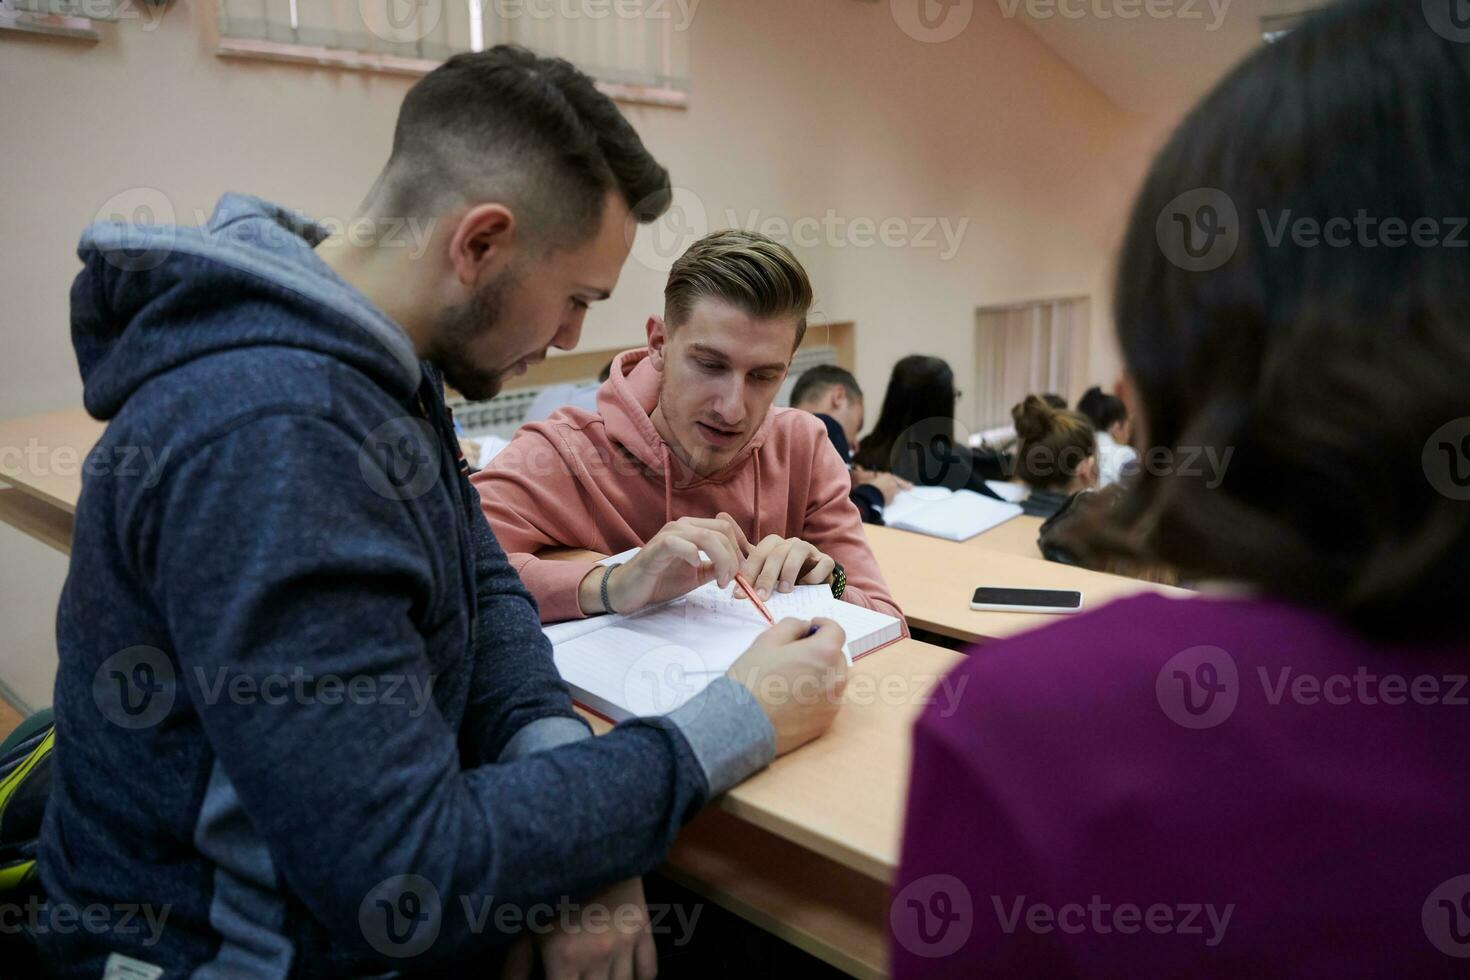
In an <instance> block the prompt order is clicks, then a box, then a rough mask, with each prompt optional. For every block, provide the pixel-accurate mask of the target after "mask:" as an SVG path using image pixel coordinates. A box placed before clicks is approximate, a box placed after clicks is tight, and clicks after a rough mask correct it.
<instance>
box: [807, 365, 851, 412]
mask: <svg viewBox="0 0 1470 980" xmlns="http://www.w3.org/2000/svg"><path fill="white" fill-rule="evenodd" d="M833 385H841V386H842V387H843V388H844V389H845V390H846V391H847V397H849V398H851V399H853V400H854V401H862V400H863V389H861V388H859V387H858V383H857V378H854V377H853V376H852V372H851V371H848V370H846V369H845V368H840V367H838V366H837V365H835V364H818V365H816V366H815V367H809V368H807V369H806V370H805V371H803V372H802V373H801V377H799V378H797V379H796V384H795V385H794V386H793V387H792V389H791V404H792V405H800V404H801V403H802V402H804V401H806V400H807V399H808V398H818V397H820V396H821V395H823V394H825V393H826V391H827V389H828V388H830V387H832V386H833Z"/></svg>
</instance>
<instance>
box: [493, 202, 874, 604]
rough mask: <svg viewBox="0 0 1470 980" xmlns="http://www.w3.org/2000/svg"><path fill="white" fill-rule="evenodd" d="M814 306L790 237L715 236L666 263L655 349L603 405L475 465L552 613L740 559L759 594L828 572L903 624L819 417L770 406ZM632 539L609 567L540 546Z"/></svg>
mask: <svg viewBox="0 0 1470 980" xmlns="http://www.w3.org/2000/svg"><path fill="white" fill-rule="evenodd" d="M811 300H812V290H811V284H810V282H809V281H808V279H807V276H806V272H805V270H804V269H802V267H801V264H800V263H799V262H798V261H797V260H796V257H795V256H794V255H792V254H791V252H790V251H789V250H788V249H786V248H785V247H784V246H782V245H780V244H778V243H776V242H774V241H772V240H771V239H769V238H766V237H764V236H762V235H758V234H754V233H751V232H744V231H721V232H716V233H714V234H711V235H707V236H706V237H704V238H703V239H701V240H699V241H698V242H696V243H695V244H694V245H693V246H691V247H690V249H689V250H688V251H687V252H685V253H684V255H682V256H681V257H680V258H679V260H678V261H677V262H675V263H674V267H673V269H672V270H671V271H670V273H669V281H668V285H667V286H666V287H665V289H664V316H663V317H658V316H653V317H650V318H649V320H648V325H647V329H648V346H647V347H646V348H639V349H636V350H630V351H625V352H623V353H622V354H620V355H618V357H617V359H616V360H614V362H613V367H612V374H611V376H610V377H609V378H608V380H607V382H606V383H605V384H603V386H602V388H601V390H600V391H599V392H598V395H597V412H596V413H595V414H594V413H591V412H586V411H583V410H581V409H576V408H566V409H562V410H561V411H559V412H556V413H555V414H553V415H552V416H551V417H550V418H548V419H546V420H545V421H543V422H535V423H531V424H529V425H526V426H523V427H522V428H521V430H520V431H519V432H518V433H516V437H515V438H514V439H513V440H512V441H511V444H510V446H508V447H507V448H506V449H504V450H503V451H501V453H500V454H499V455H497V456H496V457H495V459H494V461H493V462H492V463H491V465H490V466H489V467H488V468H486V469H485V470H484V471H482V472H481V473H479V474H477V475H476V476H475V477H474V479H473V482H474V484H475V486H476V488H477V489H478V490H479V492H480V502H481V505H482V506H483V507H484V509H485V516H486V517H487V518H488V519H489V521H490V525H491V527H492V528H493V529H494V531H495V536H496V538H498V539H499V541H500V544H501V546H502V547H503V548H504V549H505V550H506V552H508V553H509V555H510V561H511V564H512V565H513V566H514V567H515V568H516V570H517V571H518V572H520V575H521V578H522V579H523V580H524V581H525V583H526V586H527V587H528V588H529V589H530V590H531V593H532V594H533V595H534V596H535V597H536V601H537V603H538V604H539V605H540V608H541V618H542V621H543V622H557V621H559V620H564V619H574V618H578V617H581V616H587V615H595V614H598V613H603V612H608V611H614V612H619V613H626V612H632V611H634V610H636V609H640V608H642V607H644V606H646V605H650V604H652V603H655V602H661V601H664V600H667V599H670V598H673V597H675V596H678V595H682V594H683V593H685V592H687V591H689V590H690V589H692V588H694V587H696V586H698V585H700V584H702V583H703V582H706V581H709V580H711V579H714V580H715V581H717V582H718V583H719V584H720V585H722V586H723V585H726V584H728V583H729V581H730V580H731V579H732V578H733V577H734V575H735V573H736V572H737V571H743V572H744V573H745V574H746V575H747V576H748V580H749V581H750V582H751V583H752V585H753V586H754V587H755V589H756V591H757V592H758V593H760V594H761V596H762V598H765V597H768V596H770V595H771V593H773V592H776V591H790V590H791V588H792V587H793V586H794V585H797V584H809V585H810V584H824V583H825V584H828V585H830V586H831V587H832V591H833V593H834V595H837V596H838V597H840V598H842V599H843V600H845V601H848V602H852V603H856V604H858V605H861V606H866V607H868V608H870V609H877V610H879V611H882V612H886V613H889V614H890V615H893V616H898V617H899V618H900V619H902V614H901V613H900V612H899V609H898V607H897V606H896V605H895V604H894V602H893V599H892V598H891V597H890V596H889V594H888V586H887V585H886V584H885V583H884V581H883V576H882V575H881V574H880V573H879V571H878V565H877V562H876V561H875V560H874V558H873V553H872V552H871V551H870V550H869V549H868V544H867V540H866V539H865V537H864V536H863V528H862V522H861V520H860V519H859V516H858V512H857V508H856V507H854V506H853V505H852V502H851V501H850V500H849V499H848V491H849V490H850V489H851V482H852V481H851V478H850V477H849V475H848V472H847V467H846V466H845V465H844V463H843V461H842V460H841V459H839V458H838V455H837V452H836V450H834V449H833V448H832V443H831V441H830V440H829V439H828V438H827V433H826V431H825V429H824V428H823V426H822V424H821V423H820V422H819V421H818V420H817V419H816V418H815V417H814V416H812V415H811V414H809V413H807V412H801V411H797V410H795V409H789V408H772V405H771V403H772V402H773V401H775V398H776V393H777V391H779V390H780V387H781V382H782V381H783V380H784V379H785V377H786V371H787V369H788V368H789V367H790V365H791V358H792V355H793V354H794V353H795V351H796V348H797V345H799V344H800V343H801V338H802V335H803V334H804V333H805V332H806V314H807V310H808V308H809V307H810V306H811ZM640 546H641V547H642V551H641V552H639V554H638V555H637V556H636V557H634V558H632V559H631V560H629V561H628V562H626V563H625V564H621V565H615V566H612V567H607V568H604V567H599V566H596V565H594V564H592V563H591V562H562V561H545V560H542V559H538V558H537V557H536V552H537V551H539V550H541V549H543V548H551V547H570V548H586V549H590V550H592V551H597V552H601V553H604V554H615V553H617V552H621V551H625V550H627V549H629V548H634V547H640ZM701 552H703V557H702V556H701V554H700V553H701Z"/></svg>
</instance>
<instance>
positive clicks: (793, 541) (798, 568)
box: [741, 534, 837, 599]
mask: <svg viewBox="0 0 1470 980" xmlns="http://www.w3.org/2000/svg"><path fill="white" fill-rule="evenodd" d="M836 564H837V563H836V562H835V561H833V560H832V559H831V558H830V557H828V556H827V555H824V554H822V553H821V552H820V551H818V550H817V546H816V545H814V544H811V543H810V542H807V541H803V540H801V538H783V537H781V535H779V534H768V535H766V537H765V538H763V539H762V540H761V543H760V544H758V545H756V546H755V548H753V549H751V550H750V554H749V556H748V557H747V558H746V559H745V561H744V562H743V564H742V568H741V570H742V571H743V572H744V573H745V578H746V581H748V582H749V583H750V584H751V585H752V586H753V587H754V588H755V591H756V593H757V594H758V595H759V596H760V597H761V598H762V599H769V598H770V597H771V593H773V592H777V591H779V592H790V591H791V589H792V587H793V586H795V585H796V584H798V583H800V584H802V585H821V584H822V583H823V582H825V581H827V579H828V577H830V576H831V574H832V569H833V567H835V566H836Z"/></svg>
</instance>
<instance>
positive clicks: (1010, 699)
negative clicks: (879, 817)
mask: <svg viewBox="0 0 1470 980" xmlns="http://www.w3.org/2000/svg"><path fill="white" fill-rule="evenodd" d="M1448 612H1449V611H1448V610H1446V614H1448ZM1466 654H1467V650H1466V647H1465V645H1464V644H1459V645H1456V646H1455V647H1453V648H1450V647H1440V648H1436V649H1426V648H1417V649H1416V648H1408V647H1392V646H1386V645H1382V644H1377V643H1373V642H1370V641H1368V640H1366V639H1364V638H1362V637H1360V636H1358V635H1356V634H1354V633H1352V632H1350V631H1348V630H1347V629H1346V628H1344V627H1343V626H1342V625H1340V624H1339V623H1337V622H1336V621H1334V620H1333V619H1332V618H1330V617H1328V616H1326V615H1324V614H1321V613H1317V612H1313V611H1310V610H1306V609H1302V608H1300V607H1297V606H1292V605H1288V604H1286V603H1282V602H1277V601H1266V600H1259V599H1220V598H1205V597H1200V598H1194V599H1166V598H1163V597H1161V596H1141V597H1137V598H1132V599H1126V600H1123V601H1119V602H1115V603H1113V604H1111V605H1109V606H1107V607H1106V608H1104V609H1101V610H1099V611H1097V612H1093V613H1090V614H1085V615H1082V616H1078V617H1076V618H1069V619H1068V620H1066V621H1062V622H1059V623H1058V624H1057V625H1054V626H1051V627H1048V628H1046V629H1043V630H1038V631H1036V632H1034V633H1030V634H1027V635H1025V636H1021V637H1017V638H1015V639H1012V640H1008V641H1006V642H1004V643H998V644H995V645H994V646H989V647H985V648H983V649H977V650H975V651H973V652H972V655H971V656H970V657H969V658H967V659H966V661H965V662H964V663H962V664H961V665H960V666H959V667H958V668H956V670H955V671H954V673H953V675H951V678H950V681H949V684H950V686H949V687H948V688H947V690H948V691H949V692H950V696H947V697H937V698H936V699H935V703H933V704H931V705H930V707H928V708H927V709H926V710H925V712H924V714H923V715H922V717H921V718H920V719H919V721H918V724H917V726H916V728H915V732H914V769H913V782H912V785H911V787H910V791H909V800H908V815H907V820H906V824H905V828H904V840H903V855H902V860H901V866H900V869H899V876H898V882H897V885H896V886H895V887H896V890H895V894H894V896H893V902H892V905H891V907H890V916H889V922H890V927H891V930H892V936H891V938H892V951H893V967H894V971H893V972H894V975H895V976H896V977H919V976H922V977H976V976H982V975H983V976H994V977H1128V978H1134V977H1154V976H1158V977H1164V976H1167V977H1185V976H1188V977H1191V978H1199V977H1228V978H1238V977H1347V976H1352V977H1368V976H1381V977H1394V978H1400V977H1415V978H1420V977H1432V976H1460V977H1463V976H1465V975H1466V974H1467V973H1470V960H1467V959H1466V957H1470V771H1467V768H1470V767H1467V761H1470V747H1467V742H1470V708H1467V701H1470V686H1467V685H1466V683H1465V681H1466V672H1467V670H1470V657H1467V656H1466Z"/></svg>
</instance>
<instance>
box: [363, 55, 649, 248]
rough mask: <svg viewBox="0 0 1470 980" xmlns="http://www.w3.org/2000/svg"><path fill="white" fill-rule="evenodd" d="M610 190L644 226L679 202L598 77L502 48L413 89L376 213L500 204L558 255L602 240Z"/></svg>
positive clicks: (449, 65)
mask: <svg viewBox="0 0 1470 980" xmlns="http://www.w3.org/2000/svg"><path fill="white" fill-rule="evenodd" d="M609 191H616V192H618V193H619V194H621V195H622V197H623V200H625V201H626V202H627V204H628V207H629V209H630V210H631V211H632V212H633V215H634V217H635V219H636V220H638V221H640V222H645V223H646V222H650V221H653V220H655V219H656V218H658V216H659V215H661V214H663V212H664V211H665V210H667V208H668V206H669V202H670V200H671V192H670V189H669V173H668V171H667V170H665V169H664V168H663V167H662V166H661V165H660V164H659V162H658V161H657V160H655V159H654V158H653V155H652V154H650V153H649V152H648V150H647V148H645V147H644V145H643V141H642V140H641V139H639V137H638V134H637V132H635V131H634V129H633V127H632V126H631V125H629V123H628V121H627V120H626V119H624V118H623V114H622V113H621V112H619V111H618V107H617V106H616V105H614V104H613V101H612V100H611V99H609V98H608V97H607V96H606V95H604V94H602V93H601V92H599V91H598V90H597V87H596V84H595V83H594V82H593V81H592V79H591V78H589V77H588V76H586V75H584V74H583V73H582V72H580V71H578V70H577V68H576V67H575V66H573V65H572V64H571V62H568V61H564V60H562V59H561V58H543V57H540V56H539V55H536V54H533V53H532V52H530V51H527V50H526V49H525V48H520V47H516V46H514V45H509V44H501V45H497V46H495V47H493V48H490V49H489V50H487V51H477V52H472V53H466V54H457V55H455V56H454V57H452V58H450V59H449V60H448V61H446V62H444V64H442V65H440V66H439V67H438V68H435V69H434V70H433V71H431V72H429V73H428V74H427V75H425V76H424V77H423V78H421V79H420V80H419V81H418V82H417V83H416V84H415V85H414V86H413V88H411V89H410V90H409V92H408V95H406V96H405V97H404V99H403V105H402V106H401V107H400V108H399V110H398V125H397V127H396V128H395V130H394V132H393V152H392V154H391V156H390V157H389V158H388V163H387V165H386V166H385V167H384V168H383V172H382V174H381V175H380V176H379V178H378V185H377V186H376V187H375V188H374V189H373V194H372V198H371V199H370V202H369V206H370V209H371V210H372V211H373V212H374V213H378V214H392V215H394V216H427V215H432V214H437V213H439V212H440V211H442V210H444V209H445V208H447V207H450V206H452V205H453V204H454V203H456V202H458V201H462V200H466V199H469V200H473V199H475V198H496V199H499V200H502V201H505V202H506V203H508V204H512V205H514V206H516V207H517V208H519V209H520V210H521V211H523V212H524V214H523V215H522V217H523V219H524V220H525V234H526V235H527V237H528V238H529V239H530V240H531V241H532V242H535V243H538V244H540V245H542V246H544V247H552V248H554V247H561V246H566V245H575V244H580V243H581V242H583V241H585V240H587V239H588V238H590V237H591V236H592V235H593V234H595V233H596V231H597V222H598V220H599V219H600V218H601V215H602V209H603V203H604V200H605V198H606V196H607V194H608V192H609Z"/></svg>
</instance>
